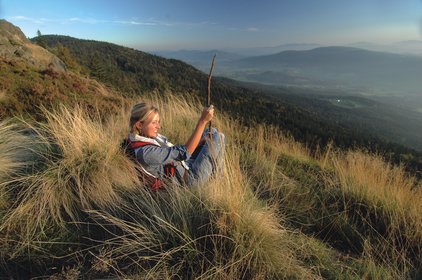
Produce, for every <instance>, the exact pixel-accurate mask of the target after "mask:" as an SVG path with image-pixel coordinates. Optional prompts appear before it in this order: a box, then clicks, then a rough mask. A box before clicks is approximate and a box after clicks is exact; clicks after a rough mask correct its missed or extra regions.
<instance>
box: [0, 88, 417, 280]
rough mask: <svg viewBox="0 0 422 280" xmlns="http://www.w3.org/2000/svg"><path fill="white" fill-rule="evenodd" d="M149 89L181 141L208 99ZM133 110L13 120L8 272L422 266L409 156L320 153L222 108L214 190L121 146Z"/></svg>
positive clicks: (161, 273)
mask: <svg viewBox="0 0 422 280" xmlns="http://www.w3.org/2000/svg"><path fill="white" fill-rule="evenodd" d="M142 101H147V102H150V103H152V104H155V105H157V106H158V107H159V109H160V115H161V119H162V133H163V134H165V135H167V136H168V137H169V138H170V139H171V140H172V142H174V143H184V141H185V140H186V139H187V138H188V137H189V135H190V134H191V133H192V131H193V128H194V125H195V124H196V123H195V122H196V120H197V118H198V116H199V114H200V112H201V110H202V108H201V106H200V105H198V102H195V101H187V100H186V99H183V98H180V97H177V98H176V97H174V96H172V95H168V96H167V97H163V98H159V97H154V96H152V95H151V96H149V97H145V98H144V99H143V100H142ZM129 112H130V107H124V108H122V109H121V110H120V111H118V112H117V113H116V114H113V115H110V116H108V117H107V118H105V117H104V116H103V115H101V114H100V113H99V112H97V113H95V112H94V114H93V112H92V110H91V111H90V113H89V114H88V113H87V111H85V110H83V109H82V108H81V107H75V108H72V109H68V108H66V107H62V108H60V109H59V110H57V111H53V112H47V111H44V115H45V119H46V120H47V122H46V123H45V124H43V125H37V126H36V127H31V131H32V132H31V133H29V134H22V133H21V132H19V131H18V130H17V128H16V127H15V126H13V125H10V124H9V123H1V125H0V132H1V133H0V151H1V152H2V153H1V158H0V161H1V163H4V164H1V165H0V178H1V182H0V186H1V189H0V191H1V192H0V193H1V197H0V198H1V200H0V202H1V203H2V204H0V206H2V205H8V207H6V206H4V207H3V206H2V208H0V209H2V213H3V214H2V216H0V217H1V218H2V219H1V224H0V229H1V234H0V249H1V250H0V251H1V257H2V259H3V260H4V261H3V262H2V263H0V267H3V268H4V271H9V273H8V274H6V276H17V277H18V276H22V275H19V274H18V273H15V274H14V273H13V271H14V270H13V267H15V266H16V267H18V266H22V264H23V263H30V264H31V266H30V267H31V268H28V269H27V272H26V273H28V274H26V275H31V276H46V274H48V275H49V276H51V277H53V279H54V277H56V278H58V279H59V278H63V277H65V276H66V275H76V276H80V275H84V276H87V277H97V278H98V277H108V276H117V277H120V278H125V277H130V278H140V279H401V278H415V279H416V278H417V277H418V276H417V273H418V267H420V265H421V263H420V259H418V256H420V252H421V244H422V243H421V226H422V225H421V220H420V219H421V215H420V213H421V211H420V210H421V209H420V205H422V203H421V197H420V188H418V187H415V185H416V182H415V179H413V178H412V177H409V176H408V175H406V174H405V173H404V171H403V169H402V168H401V167H395V166H390V165H388V164H386V163H385V162H384V161H382V160H381V159H380V158H379V157H377V156H375V155H369V154H365V153H362V152H360V151H355V152H348V153H340V152H332V150H330V151H329V152H328V153H326V154H324V155H323V156H321V157H314V156H312V155H310V153H309V151H308V150H307V149H306V147H304V146H303V145H301V144H299V143H297V142H295V141H294V140H293V139H292V138H289V137H286V136H284V135H282V134H281V133H280V132H279V131H278V130H277V129H275V128H273V127H267V126H265V125H258V126H256V127H254V128H245V127H242V126H241V125H240V124H239V123H238V122H237V121H235V120H232V119H229V118H227V117H225V116H224V115H222V114H221V112H218V111H217V112H216V117H215V118H214V119H213V126H215V127H217V128H218V129H219V130H221V131H223V132H224V133H225V135H226V139H227V147H226V156H225V165H224V168H223V170H222V171H221V172H220V173H218V174H216V175H215V176H214V178H213V179H212V180H211V181H210V182H209V183H208V184H207V185H206V186H204V187H203V188H191V189H187V188H183V187H182V188H181V187H180V186H168V187H167V190H166V191H163V192H158V193H153V192H151V191H149V190H148V189H147V188H146V187H145V186H143V185H142V184H141V183H140V182H139V180H138V177H137V174H136V170H135V168H134V166H133V163H132V162H130V161H129V160H128V159H127V158H126V157H125V156H124V155H123V153H122V152H121V150H120V142H121V140H122V138H123V137H125V136H126V134H127V132H128V130H129V127H128V125H127V123H128V119H129ZM17 140H18V141H17ZM28 142H29V143H32V145H26V144H21V145H17V143H28ZM28 150H30V151H31V153H27V151H28ZM28 155H30V156H31V157H30V158H31V160H26V159H27V158H28ZM22 162H26V163H25V164H23V163H22ZM9 206H10V207H9ZM358 206H359V207H358ZM57 244H60V245H57ZM58 246H59V247H60V246H64V247H70V248H71V251H69V249H67V250H63V249H62V248H61V247H60V248H61V249H60V248H59V249H60V250H59V249H57V247H58ZM23 249H25V250H23ZM51 267H58V268H59V270H58V271H56V272H55V273H53V272H51V273H50V272H48V273H47V272H46V271H51V270H49V269H50V268H51ZM1 276H3V275H1Z"/></svg>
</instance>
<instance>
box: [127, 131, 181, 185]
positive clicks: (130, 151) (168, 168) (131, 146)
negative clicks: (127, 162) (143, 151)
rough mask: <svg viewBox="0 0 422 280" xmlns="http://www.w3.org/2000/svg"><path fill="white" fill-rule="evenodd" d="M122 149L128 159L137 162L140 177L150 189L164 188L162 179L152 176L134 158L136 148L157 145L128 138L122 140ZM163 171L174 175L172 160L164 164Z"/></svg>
mask: <svg viewBox="0 0 422 280" xmlns="http://www.w3.org/2000/svg"><path fill="white" fill-rule="evenodd" d="M122 145H124V147H125V148H124V150H125V152H126V154H127V155H128V156H129V158H130V159H132V160H133V161H135V162H136V163H137V164H138V167H139V171H140V173H141V175H142V176H141V177H142V180H143V182H144V183H145V185H147V186H149V187H150V188H151V190H153V191H158V190H160V189H162V188H164V184H163V182H162V180H160V179H159V178H158V177H156V176H154V175H153V174H151V173H150V172H148V171H147V170H146V169H145V168H144V167H143V166H142V164H141V163H140V162H139V161H138V160H137V159H136V152H135V151H136V150H137V149H139V148H142V147H145V146H148V145H153V146H158V147H160V146H159V145H156V144H154V143H150V142H144V141H131V140H130V139H128V138H127V139H125V140H124V141H123V144H122ZM164 172H165V175H166V176H167V177H174V176H176V166H175V165H174V164H173V162H171V163H169V164H166V165H164Z"/></svg>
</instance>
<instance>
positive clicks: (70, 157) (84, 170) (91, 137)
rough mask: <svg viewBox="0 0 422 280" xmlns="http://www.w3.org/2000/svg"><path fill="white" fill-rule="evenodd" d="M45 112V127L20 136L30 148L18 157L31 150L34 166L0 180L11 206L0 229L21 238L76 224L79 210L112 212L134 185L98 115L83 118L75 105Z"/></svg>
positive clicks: (115, 140)
mask: <svg viewBox="0 0 422 280" xmlns="http://www.w3.org/2000/svg"><path fill="white" fill-rule="evenodd" d="M45 114H46V118H47V123H46V124H45V125H41V126H39V127H32V128H31V129H32V131H33V133H32V134H31V135H28V136H25V137H26V138H25V141H26V143H29V142H31V144H30V145H27V146H24V147H20V152H21V153H26V152H27V151H32V153H34V154H35V155H36V157H37V164H35V165H33V166H32V168H31V169H29V170H27V173H26V174H21V175H20V176H18V177H17V178H11V179H9V180H3V182H2V189H7V190H8V192H10V193H11V195H10V197H11V201H13V205H12V207H11V210H10V211H8V213H7V215H6V216H5V218H4V222H3V224H2V225H1V229H2V230H3V231H10V232H13V233H15V234H18V235H19V236H21V237H22V239H24V240H25V239H29V240H31V239H32V238H34V236H37V235H39V234H41V235H43V234H45V231H48V229H49V228H51V227H52V226H53V227H54V226H60V227H62V228H64V226H65V224H66V223H69V222H72V221H78V219H79V218H78V215H79V214H80V213H81V211H83V210H84V209H92V208H95V209H97V208H100V209H105V208H108V209H114V208H116V207H118V205H119V201H120V195H119V192H123V191H125V190H130V189H133V188H135V187H136V186H137V185H138V184H139V180H138V178H137V174H136V172H135V171H134V169H133V167H132V162H130V161H129V160H128V159H127V158H126V157H125V156H124V154H122V152H121V150H120V149H119V145H118V141H119V140H118V139H119V138H118V137H117V136H116V135H114V134H113V130H109V128H108V127H106V126H103V125H101V121H100V120H99V117H97V118H96V119H95V118H92V117H90V116H88V115H87V113H86V112H85V111H84V110H83V109H82V108H80V107H75V108H74V109H73V110H69V109H67V108H65V107H62V108H61V109H60V110H58V111H57V112H54V113H49V112H47V111H45ZM8 129H9V131H13V130H12V128H8ZM11 133H12V132H11ZM3 135H4V134H2V138H3V137H4V136H3ZM21 137H24V136H21ZM5 148H7V147H5ZM3 159H4V160H7V158H3ZM9 162H10V165H12V163H13V162H12V161H9ZM29 240H28V241H29Z"/></svg>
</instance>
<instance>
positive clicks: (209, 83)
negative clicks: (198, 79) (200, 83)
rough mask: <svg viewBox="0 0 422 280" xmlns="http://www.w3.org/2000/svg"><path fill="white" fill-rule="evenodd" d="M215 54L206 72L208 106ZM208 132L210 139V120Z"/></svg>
mask: <svg viewBox="0 0 422 280" xmlns="http://www.w3.org/2000/svg"><path fill="white" fill-rule="evenodd" d="M216 55H217V54H214V56H213V58H212V62H211V69H210V73H209V74H208V81H207V93H208V95H207V107H208V108H209V107H210V106H211V77H212V71H213V70H214V62H215V56H216ZM208 134H209V136H210V139H211V121H210V122H209V124H208Z"/></svg>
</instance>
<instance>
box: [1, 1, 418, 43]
mask: <svg viewBox="0 0 422 280" xmlns="http://www.w3.org/2000/svg"><path fill="white" fill-rule="evenodd" d="M0 18H2V19H6V20H7V21H9V22H11V23H13V24H14V25H16V26H18V27H19V28H20V29H21V30H22V31H23V32H24V33H25V35H26V36H27V37H30V38H32V37H35V36H36V35H37V31H38V30H39V31H40V32H41V34H57V35H68V36H72V37H76V38H79V39H92V40H99V41H106V42H111V43H115V44H119V45H123V46H128V47H132V48H136V49H139V50H144V51H157V50H179V49H190V50H193V49H197V50H210V49H227V48H241V47H243V48H249V47H270V46H278V45H282V44H292V43H316V44H321V45H345V44H350V43H355V42H371V43H376V44H387V43H394V42H398V41H407V40H422V0H307V1H306V0H256V1H252V0H243V1H242V0H213V1H210V0H150V1H145V0H118V1H116V0H84V1H81V0H72V1H69V0H42V1H40V0H34V1H30V0H28V1H26V0H0Z"/></svg>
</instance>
